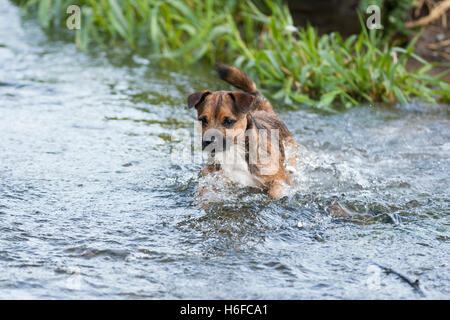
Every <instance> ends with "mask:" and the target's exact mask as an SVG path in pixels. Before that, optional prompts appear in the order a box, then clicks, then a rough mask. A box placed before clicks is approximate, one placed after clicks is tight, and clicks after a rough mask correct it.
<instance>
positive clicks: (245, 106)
mask: <svg viewBox="0 0 450 320" xmlns="http://www.w3.org/2000/svg"><path fill="white" fill-rule="evenodd" d="M229 95H230V97H231V99H232V100H233V101H234V105H235V107H236V109H237V110H238V111H239V112H242V113H244V114H245V113H247V112H249V111H250V108H251V106H252V105H253V102H254V101H255V97H254V96H253V95H251V94H249V93H244V92H236V91H233V92H230V93H229Z"/></svg>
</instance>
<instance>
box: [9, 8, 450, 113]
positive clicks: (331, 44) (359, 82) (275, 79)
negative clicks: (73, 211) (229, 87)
mask: <svg viewBox="0 0 450 320" xmlns="http://www.w3.org/2000/svg"><path fill="white" fill-rule="evenodd" d="M15 2H16V3H18V4H19V5H20V6H21V7H22V8H23V11H24V12H26V13H28V14H31V15H35V16H36V17H37V18H38V20H39V22H40V25H41V26H42V27H43V28H44V29H46V30H48V31H49V32H54V30H57V29H62V30H67V29H66V19H67V18H68V16H69V14H67V13H66V9H67V7H68V6H69V5H72V4H75V5H79V6H80V7H81V8H82V11H81V12H82V15H81V17H82V20H81V28H80V30H76V31H75V41H76V43H77V45H78V46H79V47H80V48H81V49H82V50H90V49H91V48H92V47H98V46H103V45H105V46H106V47H108V46H122V47H124V46H125V47H128V48H130V49H131V50H134V51H137V52H140V53H142V52H144V53H145V55H146V57H148V58H150V59H155V60H156V59H163V60H164V61H170V62H173V63H177V61H180V60H182V61H183V63H198V62H202V63H211V64H213V63H215V62H217V61H223V62H226V63H230V64H234V65H236V66H238V67H240V68H242V69H243V70H244V71H245V72H247V73H248V74H249V75H250V76H251V77H252V78H253V79H254V80H255V81H256V83H257V85H258V86H259V87H260V88H261V89H262V90H263V91H264V92H265V93H266V94H267V95H268V96H271V97H272V98H273V99H276V100H278V101H281V102H283V103H284V104H285V105H286V106H290V107H293V108H299V107H302V106H309V107H312V108H317V109H322V110H328V111H335V110H338V109H342V108H350V107H353V106H356V105H358V104H360V103H369V104H376V103H378V102H384V103H396V102H399V103H407V102H411V101H412V100H414V99H417V98H419V99H423V100H426V101H428V102H429V103H437V101H438V100H442V101H444V102H449V101H450V94H449V92H450V85H449V84H448V83H447V82H446V81H443V80H441V79H440V78H439V76H434V75H430V74H429V73H428V71H429V70H430V69H431V68H432V65H431V64H430V63H428V62H426V61H425V60H424V59H422V58H421V57H419V56H417V55H415V54H414V45H415V39H417V37H416V38H415V39H412V40H411V41H410V42H409V43H408V44H407V45H406V46H404V47H397V46H393V45H392V44H391V42H390V41H389V39H386V34H383V32H382V31H380V30H367V29H366V28H365V27H363V28H362V31H361V32H360V33H359V34H357V35H353V36H350V37H348V38H343V37H341V36H340V35H339V34H338V33H335V32H334V33H331V34H324V35H319V34H318V33H317V31H316V29H315V28H314V27H312V26H308V27H306V28H300V29H297V28H296V27H295V26H294V25H293V19H292V15H291V13H290V12H289V9H288V7H287V6H286V5H285V4H284V3H283V2H278V1H269V0H266V1H264V0H254V1H213V0H186V1H183V0H171V1H159V0H130V1H119V0H100V1H94V0H70V1H67V0H40V1H37V0H16V1H15ZM363 19H364V17H362V16H361V25H362V26H364V25H365V22H364V21H363ZM65 32H69V31H65ZM70 32H72V31H70ZM408 59H415V60H417V61H418V62H419V63H420V65H421V66H420V67H419V68H417V69H415V70H408V69H407V68H406V64H407V61H408Z"/></svg>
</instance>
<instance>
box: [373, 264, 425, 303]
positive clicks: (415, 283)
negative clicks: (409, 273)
mask: <svg viewBox="0 0 450 320" xmlns="http://www.w3.org/2000/svg"><path fill="white" fill-rule="evenodd" d="M374 264H375V265H376V266H378V267H379V268H380V269H382V270H384V272H385V273H386V274H391V273H392V274H395V275H396V276H397V277H399V278H400V279H401V280H402V281H404V282H406V283H407V284H409V285H410V286H411V287H412V288H413V289H414V290H415V291H416V292H417V293H418V294H419V295H420V296H422V297H425V293H424V292H423V291H422V289H421V288H420V283H419V279H416V281H412V280H410V279H409V278H407V277H406V276H404V275H403V274H401V273H398V272H397V271H395V270H392V269H391V268H388V267H385V266H382V265H380V264H378V263H374Z"/></svg>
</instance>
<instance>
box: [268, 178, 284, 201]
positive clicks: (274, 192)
mask: <svg viewBox="0 0 450 320" xmlns="http://www.w3.org/2000/svg"><path fill="white" fill-rule="evenodd" d="M282 195H283V182H282V181H280V180H274V181H273V182H272V184H271V185H270V188H269V196H270V197H272V198H274V199H279V198H281V196H282Z"/></svg>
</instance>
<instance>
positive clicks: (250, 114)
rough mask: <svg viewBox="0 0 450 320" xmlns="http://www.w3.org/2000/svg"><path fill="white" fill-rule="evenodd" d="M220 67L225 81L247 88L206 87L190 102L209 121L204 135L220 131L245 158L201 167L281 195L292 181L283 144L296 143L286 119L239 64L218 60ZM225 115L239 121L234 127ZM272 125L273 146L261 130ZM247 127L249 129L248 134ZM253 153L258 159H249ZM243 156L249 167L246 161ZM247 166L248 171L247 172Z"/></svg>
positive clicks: (199, 114) (220, 72) (195, 94)
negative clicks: (226, 124)
mask: <svg viewBox="0 0 450 320" xmlns="http://www.w3.org/2000/svg"><path fill="white" fill-rule="evenodd" d="M217 70H218V73H219V76H220V77H221V78H222V79H223V80H224V81H226V82H228V83H230V84H231V85H233V86H235V87H236V88H239V89H241V90H243V91H244V92H236V91H216V92H212V91H209V90H203V91H199V92H195V93H193V94H191V95H190V96H189V97H188V105H189V106H190V107H195V108H196V109H197V113H198V116H199V119H201V118H205V119H203V120H204V121H206V120H207V121H206V122H207V124H206V125H204V126H203V129H202V131H203V132H202V134H203V137H205V132H206V131H207V130H209V129H214V130H218V131H220V132H221V134H222V135H223V136H225V137H226V140H227V141H228V140H230V141H232V142H234V143H237V144H241V145H242V146H240V147H239V148H237V149H236V150H237V153H236V155H238V157H242V159H239V161H237V163H236V164H231V165H230V164H225V165H224V164H223V163H220V161H219V162H217V161H216V162H214V163H210V164H208V165H207V166H206V167H205V168H204V169H203V170H202V174H203V175H205V174H208V173H210V172H215V171H220V172H222V173H224V174H225V175H226V176H228V177H231V178H233V175H237V179H232V180H234V181H237V182H241V183H242V182H244V181H247V182H248V183H246V185H253V186H258V187H261V188H264V189H266V190H267V191H268V194H269V195H270V196H271V197H274V198H278V197H280V196H282V187H283V185H284V184H290V179H289V177H288V174H287V173H286V172H285V168H284V162H285V157H286V155H285V150H284V148H285V146H286V145H287V144H292V145H294V140H293V138H292V135H291V133H290V132H289V130H288V128H287V127H286V125H285V124H284V122H283V121H282V120H281V119H280V118H279V117H278V116H277V115H276V113H275V112H274V110H273V108H272V105H271V104H270V102H269V101H268V100H267V99H266V98H265V97H264V96H263V95H262V94H261V93H260V92H259V91H258V90H257V88H256V85H255V83H254V82H253V81H252V80H251V79H250V78H249V77H248V76H247V75H246V74H245V73H243V72H242V71H241V70H239V69H238V68H236V67H233V66H226V65H224V64H219V65H218V68H217ZM226 118H228V119H233V120H235V121H236V122H235V124H234V126H233V128H232V129H233V130H232V131H230V130H228V129H227V128H226V127H224V125H223V123H224V122H223V121H224V119H226ZM272 129H277V130H278V132H279V144H278V147H277V148H272V146H271V140H270V139H271V137H270V134H268V136H267V140H266V139H264V141H262V140H261V141H260V139H261V138H260V131H261V130H268V132H270V130H272ZM247 130H249V131H248V135H247V136H246V135H245V132H246V131H247ZM224 143H225V142H224ZM264 144H267V157H266V158H265V159H264V160H265V161H263V159H262V156H261V150H260V149H261V147H262V146H263V145H264ZM229 147H230V148H231V147H233V146H229ZM224 152H228V150H227V151H224ZM230 154H231V152H230ZM251 157H253V158H252V159H257V161H256V163H254V164H251V163H250V158H251ZM244 160H245V163H246V165H247V168H245V164H243V163H244ZM289 161H290V162H291V161H292V160H291V159H290V160H289ZM245 169H247V170H248V171H247V172H244V171H246V170H245ZM268 172H269V173H268ZM238 173H239V174H238ZM239 175H241V176H240V177H239ZM235 178H236V177H235Z"/></svg>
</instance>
